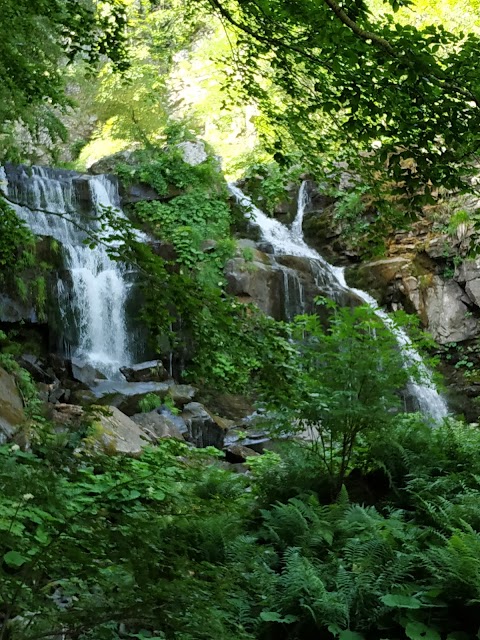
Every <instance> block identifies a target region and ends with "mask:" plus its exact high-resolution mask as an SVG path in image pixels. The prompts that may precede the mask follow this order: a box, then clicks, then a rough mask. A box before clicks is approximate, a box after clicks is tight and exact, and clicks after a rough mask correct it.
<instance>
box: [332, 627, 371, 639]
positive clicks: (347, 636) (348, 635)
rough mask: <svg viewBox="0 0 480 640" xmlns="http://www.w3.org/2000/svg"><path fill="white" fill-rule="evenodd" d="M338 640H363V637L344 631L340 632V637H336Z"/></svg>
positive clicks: (353, 632) (354, 632)
mask: <svg viewBox="0 0 480 640" xmlns="http://www.w3.org/2000/svg"><path fill="white" fill-rule="evenodd" d="M338 638H339V640H365V636H362V634H361V633H357V632H356V631H349V630H348V629H347V630H345V631H340V635H339V636H338Z"/></svg>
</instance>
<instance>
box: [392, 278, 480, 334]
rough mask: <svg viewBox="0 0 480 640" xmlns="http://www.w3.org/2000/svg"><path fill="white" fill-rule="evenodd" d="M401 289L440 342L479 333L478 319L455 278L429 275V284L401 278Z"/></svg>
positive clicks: (415, 279)
mask: <svg viewBox="0 0 480 640" xmlns="http://www.w3.org/2000/svg"><path fill="white" fill-rule="evenodd" d="M402 286H403V291H404V293H405V295H406V296H407V298H408V299H409V300H410V302H411V303H412V304H413V306H414V308H415V310H416V311H417V313H418V314H419V315H420V318H421V320H422V322H423V324H424V325H425V326H426V327H427V329H428V330H429V331H430V333H431V334H432V336H433V338H434V339H435V340H436V341H437V342H438V343H439V344H447V343H448V342H462V341H464V340H468V339H470V338H473V337H474V336H476V335H477V333H478V322H477V320H476V319H475V318H474V317H473V316H472V314H471V312H470V310H469V306H468V305H469V304H471V300H470V299H469V298H468V296H467V295H466V294H465V292H464V291H463V289H462V288H461V287H460V285H459V284H458V283H457V282H455V281H454V280H443V279H442V278H441V277H440V276H436V275H431V276H430V277H429V280H428V283H427V284H423V285H422V283H421V282H419V280H418V279H417V278H415V277H414V276H409V277H405V278H404V279H403V281H402Z"/></svg>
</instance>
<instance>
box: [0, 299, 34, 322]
mask: <svg viewBox="0 0 480 640" xmlns="http://www.w3.org/2000/svg"><path fill="white" fill-rule="evenodd" d="M0 322H8V323H12V322H28V323H31V324H36V323H37V322H38V317H37V313H36V311H35V308H34V306H33V305H30V304H27V303H25V302H22V301H21V300H16V299H15V298H14V297H10V296H9V295H7V294H5V293H2V294H0Z"/></svg>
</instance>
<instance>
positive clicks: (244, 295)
mask: <svg viewBox="0 0 480 640" xmlns="http://www.w3.org/2000/svg"><path fill="white" fill-rule="evenodd" d="M258 257H259V256H258V255H257V254H254V257H253V259H252V260H246V259H245V258H241V257H237V258H232V259H231V260H229V261H228V262H227V265H226V269H225V277H226V279H227V291H228V293H230V294H231V295H234V296H237V297H239V298H241V299H242V301H245V302H253V303H254V304H256V306H257V307H258V308H259V309H261V311H263V312H264V313H266V314H267V315H269V316H271V317H272V318H275V319H277V320H281V319H283V313H284V305H283V300H282V292H283V283H284V280H283V271H282V269H281V268H280V267H278V266H276V265H274V264H273V260H272V259H271V258H270V257H269V256H267V254H262V257H261V259H258Z"/></svg>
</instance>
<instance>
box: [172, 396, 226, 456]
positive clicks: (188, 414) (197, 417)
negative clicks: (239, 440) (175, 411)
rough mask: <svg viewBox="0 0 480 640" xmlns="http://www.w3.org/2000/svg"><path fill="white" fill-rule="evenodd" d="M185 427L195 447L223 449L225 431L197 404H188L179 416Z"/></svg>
mask: <svg viewBox="0 0 480 640" xmlns="http://www.w3.org/2000/svg"><path fill="white" fill-rule="evenodd" d="M181 417H182V418H183V420H185V423H186V425H187V429H188V433H189V440H190V441H191V442H192V443H193V444H194V445H195V446H196V447H217V449H222V448H223V443H224V440H225V435H226V430H225V429H224V428H222V427H221V426H220V425H219V424H217V423H216V422H215V420H214V417H213V416H212V415H211V414H210V413H209V412H208V411H207V409H206V408H205V407H204V406H203V405H202V404H200V403H199V402H190V403H189V404H187V405H186V406H185V407H184V410H183V413H182V414H181Z"/></svg>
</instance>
